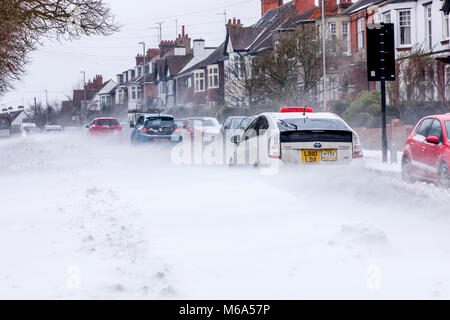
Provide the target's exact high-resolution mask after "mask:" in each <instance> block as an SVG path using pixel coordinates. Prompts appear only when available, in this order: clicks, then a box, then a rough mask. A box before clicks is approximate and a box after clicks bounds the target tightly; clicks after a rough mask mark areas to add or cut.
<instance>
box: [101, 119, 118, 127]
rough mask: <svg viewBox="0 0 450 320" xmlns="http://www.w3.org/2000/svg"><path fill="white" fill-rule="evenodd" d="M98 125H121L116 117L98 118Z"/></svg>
mask: <svg viewBox="0 0 450 320" xmlns="http://www.w3.org/2000/svg"><path fill="white" fill-rule="evenodd" d="M96 125H97V126H110V127H112V126H118V125H119V121H117V120H114V119H100V120H97V122H96Z"/></svg>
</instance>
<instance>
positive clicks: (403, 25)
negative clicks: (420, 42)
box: [398, 10, 411, 45]
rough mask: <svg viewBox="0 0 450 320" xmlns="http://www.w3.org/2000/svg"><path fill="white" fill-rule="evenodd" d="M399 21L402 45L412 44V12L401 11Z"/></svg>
mask: <svg viewBox="0 0 450 320" xmlns="http://www.w3.org/2000/svg"><path fill="white" fill-rule="evenodd" d="M398 20H399V27H400V45H405V44H411V11H410V10H402V11H399V13H398Z"/></svg>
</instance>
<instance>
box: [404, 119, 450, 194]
mask: <svg viewBox="0 0 450 320" xmlns="http://www.w3.org/2000/svg"><path fill="white" fill-rule="evenodd" d="M449 164H450V114H441V115H434V116H428V117H425V118H423V119H422V120H420V121H419V123H418V124H417V125H416V127H415V128H414V131H413V132H412V133H411V135H410V136H409V138H408V140H407V141H406V146H405V150H404V152H403V158H402V177H403V179H404V180H405V181H408V182H413V181H415V180H423V181H429V182H435V183H437V184H438V185H439V186H441V187H443V188H448V187H449V186H450V184H449V171H448V170H449V169H448V166H449Z"/></svg>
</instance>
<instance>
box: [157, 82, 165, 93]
mask: <svg viewBox="0 0 450 320" xmlns="http://www.w3.org/2000/svg"><path fill="white" fill-rule="evenodd" d="M158 88H159V95H160V96H162V95H165V94H166V92H167V83H166V82H160V83H159V85H158Z"/></svg>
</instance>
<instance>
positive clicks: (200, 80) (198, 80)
mask: <svg viewBox="0 0 450 320" xmlns="http://www.w3.org/2000/svg"><path fill="white" fill-rule="evenodd" d="M194 80H195V91H196V92H200V91H205V71H204V70H201V71H195V72H194Z"/></svg>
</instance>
